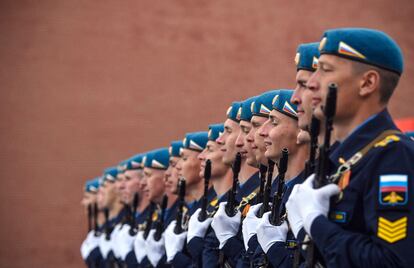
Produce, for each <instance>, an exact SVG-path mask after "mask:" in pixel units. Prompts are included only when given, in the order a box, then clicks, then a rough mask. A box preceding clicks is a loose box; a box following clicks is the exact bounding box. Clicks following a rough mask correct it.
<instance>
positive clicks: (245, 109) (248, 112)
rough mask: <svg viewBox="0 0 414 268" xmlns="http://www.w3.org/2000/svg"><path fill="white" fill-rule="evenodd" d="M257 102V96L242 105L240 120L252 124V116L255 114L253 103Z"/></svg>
mask: <svg viewBox="0 0 414 268" xmlns="http://www.w3.org/2000/svg"><path fill="white" fill-rule="evenodd" d="M255 100H256V96H255V97H251V98H248V99H247V100H245V101H243V102H242V103H241V114H240V120H243V121H248V122H250V119H252V116H253V114H252V103H253V102H254V101H255Z"/></svg>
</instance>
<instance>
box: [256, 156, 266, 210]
mask: <svg viewBox="0 0 414 268" xmlns="http://www.w3.org/2000/svg"><path fill="white" fill-rule="evenodd" d="M266 172H267V166H265V165H263V164H260V166H259V177H260V188H259V193H258V194H257V199H256V204H260V203H263V196H264V190H265V183H266Z"/></svg>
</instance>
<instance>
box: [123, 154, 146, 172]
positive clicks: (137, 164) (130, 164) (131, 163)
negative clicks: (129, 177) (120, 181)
mask: <svg viewBox="0 0 414 268" xmlns="http://www.w3.org/2000/svg"><path fill="white" fill-rule="evenodd" d="M144 158H145V154H136V155H134V156H133V157H131V158H129V159H128V160H127V161H126V170H134V169H142V168H143V167H144Z"/></svg>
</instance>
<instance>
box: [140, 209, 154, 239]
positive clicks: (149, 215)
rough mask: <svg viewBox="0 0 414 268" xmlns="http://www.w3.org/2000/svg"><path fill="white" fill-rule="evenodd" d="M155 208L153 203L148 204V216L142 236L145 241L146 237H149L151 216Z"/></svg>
mask: <svg viewBox="0 0 414 268" xmlns="http://www.w3.org/2000/svg"><path fill="white" fill-rule="evenodd" d="M155 207H156V205H155V203H154V202H151V203H150V210H149V214H148V217H147V220H146V224H145V230H144V235H143V236H144V239H145V240H146V239H147V237H148V235H149V233H150V231H151V227H152V214H154V211H155Z"/></svg>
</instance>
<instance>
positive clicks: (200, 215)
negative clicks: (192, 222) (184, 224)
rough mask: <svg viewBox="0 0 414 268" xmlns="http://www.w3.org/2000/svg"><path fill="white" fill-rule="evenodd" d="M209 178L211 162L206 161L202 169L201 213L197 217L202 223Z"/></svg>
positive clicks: (205, 216) (205, 215)
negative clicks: (202, 192)
mask: <svg viewBox="0 0 414 268" xmlns="http://www.w3.org/2000/svg"><path fill="white" fill-rule="evenodd" d="M210 177H211V161H210V159H207V161H206V167H205V168H204V195H203V199H202V203H201V211H200V214H199V215H198V220H199V221H200V222H203V221H204V220H205V219H206V218H207V202H208V200H207V194H208V186H209V183H210Z"/></svg>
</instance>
